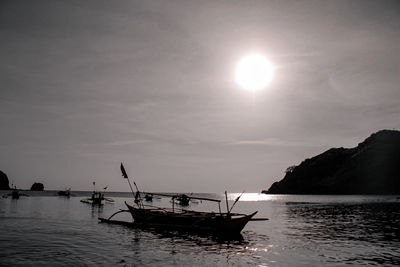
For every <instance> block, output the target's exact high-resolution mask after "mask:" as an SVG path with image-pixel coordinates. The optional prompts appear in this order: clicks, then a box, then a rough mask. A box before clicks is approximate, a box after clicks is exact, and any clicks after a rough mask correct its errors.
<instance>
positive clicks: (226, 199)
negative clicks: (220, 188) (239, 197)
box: [225, 191, 229, 216]
mask: <svg viewBox="0 0 400 267" xmlns="http://www.w3.org/2000/svg"><path fill="white" fill-rule="evenodd" d="M225 202H226V212H227V213H228V216H229V205H228V194H227V193H226V191H225Z"/></svg>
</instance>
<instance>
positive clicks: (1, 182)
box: [0, 171, 10, 190]
mask: <svg viewBox="0 0 400 267" xmlns="http://www.w3.org/2000/svg"><path fill="white" fill-rule="evenodd" d="M0 190H10V185H9V181H8V177H7V174H5V173H4V172H2V171H0Z"/></svg>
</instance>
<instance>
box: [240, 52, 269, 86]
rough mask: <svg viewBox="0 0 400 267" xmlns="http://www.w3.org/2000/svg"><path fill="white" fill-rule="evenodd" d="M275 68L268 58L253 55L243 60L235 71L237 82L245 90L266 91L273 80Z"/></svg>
mask: <svg viewBox="0 0 400 267" xmlns="http://www.w3.org/2000/svg"><path fill="white" fill-rule="evenodd" d="M273 75H274V68H273V66H272V64H271V63H270V62H269V61H268V59H267V58H266V57H264V56H263V55H260V54H251V55H248V56H246V57H244V58H242V59H241V60H240V61H239V62H238V64H237V66H236V71H235V80H236V82H237V83H238V84H239V85H240V86H241V87H242V88H244V89H246V90H249V91H258V90H261V89H264V88H265V87H266V86H267V85H268V84H269V83H270V82H271V80H272V78H273Z"/></svg>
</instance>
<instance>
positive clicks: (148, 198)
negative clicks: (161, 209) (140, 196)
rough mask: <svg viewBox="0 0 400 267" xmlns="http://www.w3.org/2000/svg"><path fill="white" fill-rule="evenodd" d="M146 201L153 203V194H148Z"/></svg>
mask: <svg viewBox="0 0 400 267" xmlns="http://www.w3.org/2000/svg"><path fill="white" fill-rule="evenodd" d="M144 200H146V201H147V202H152V201H153V194H152V193H147V194H146V195H145V196H144Z"/></svg>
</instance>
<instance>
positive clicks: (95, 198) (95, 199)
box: [81, 191, 114, 205]
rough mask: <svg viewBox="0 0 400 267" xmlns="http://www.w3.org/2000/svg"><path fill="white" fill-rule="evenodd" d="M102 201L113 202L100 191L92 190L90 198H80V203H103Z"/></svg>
mask: <svg viewBox="0 0 400 267" xmlns="http://www.w3.org/2000/svg"><path fill="white" fill-rule="evenodd" d="M103 201H104V202H114V200H113V199H111V198H106V197H104V194H103V193H101V192H95V191H93V193H92V196H91V197H90V198H85V199H81V202H82V203H86V204H92V205H103V204H104V203H103Z"/></svg>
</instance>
